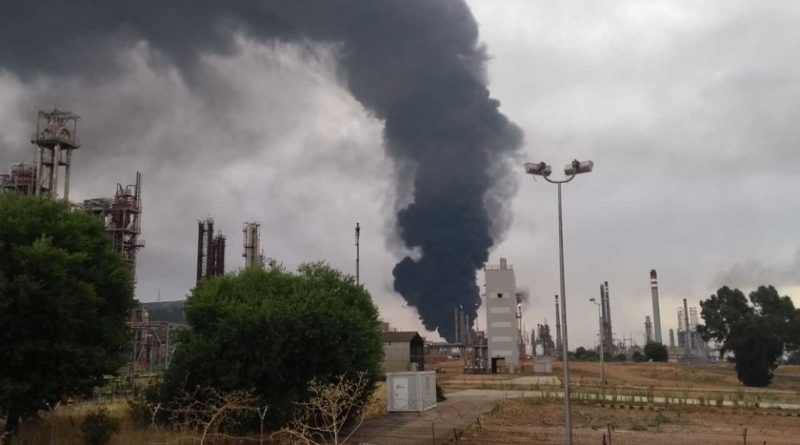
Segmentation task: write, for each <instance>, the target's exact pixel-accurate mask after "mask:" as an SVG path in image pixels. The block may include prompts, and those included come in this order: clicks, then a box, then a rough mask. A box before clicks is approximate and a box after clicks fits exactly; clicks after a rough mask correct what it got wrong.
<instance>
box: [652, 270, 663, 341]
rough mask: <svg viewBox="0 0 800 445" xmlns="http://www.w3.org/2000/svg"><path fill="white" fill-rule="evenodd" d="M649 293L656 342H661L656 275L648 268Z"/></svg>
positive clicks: (654, 271)
mask: <svg viewBox="0 0 800 445" xmlns="http://www.w3.org/2000/svg"><path fill="white" fill-rule="evenodd" d="M650 295H651V297H652V298H653V326H654V328H655V329H654V330H655V334H656V337H655V341H656V343H662V344H663V342H662V340H661V310H660V309H659V308H658V276H657V275H656V270H655V269H651V270H650Z"/></svg>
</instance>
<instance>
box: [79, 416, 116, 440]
mask: <svg viewBox="0 0 800 445" xmlns="http://www.w3.org/2000/svg"><path fill="white" fill-rule="evenodd" d="M120 425H122V421H121V420H120V419H117V418H114V417H111V415H110V414H108V410H107V409H105V408H97V409H96V410H94V411H91V412H89V414H88V415H87V416H86V419H84V421H83V423H82V424H81V433H82V434H83V443H85V444H86V445H106V444H107V443H108V442H109V440H110V439H111V436H113V435H114V434H116V433H117V432H118V431H119V427H120Z"/></svg>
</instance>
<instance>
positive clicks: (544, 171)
mask: <svg viewBox="0 0 800 445" xmlns="http://www.w3.org/2000/svg"><path fill="white" fill-rule="evenodd" d="M593 167H594V163H593V162H592V161H583V162H581V161H578V160H577V159H576V160H574V161H572V162H570V163H569V164H567V165H566V166H565V167H564V174H565V175H566V176H567V177H566V178H565V179H562V180H560V181H554V180H552V179H550V178H549V176H550V174H551V173H552V172H553V169H551V168H550V166H549V165H547V164H545V163H544V162H538V163H535V162H526V163H525V173H528V174H531V175H534V176H541V177H543V178H544V179H545V181H547V182H549V183H551V184H556V185H558V261H559V275H560V278H561V319H562V325H561V331H562V333H561V337H563V341H562V342H561V345H562V348H561V349H562V355H563V361H564V431H565V438H564V443H565V444H566V445H572V402H571V400H570V398H571V396H572V393H571V391H570V384H569V345H568V341H567V293H566V291H565V290H564V228H563V217H562V212H561V184H566V183H567V182H569V181H572V180H573V179H575V176H576V175H579V174H581V173H589V172H591V171H592V168H593Z"/></svg>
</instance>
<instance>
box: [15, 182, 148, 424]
mask: <svg viewBox="0 0 800 445" xmlns="http://www.w3.org/2000/svg"><path fill="white" fill-rule="evenodd" d="M133 303H134V301H133V283H132V280H131V275H130V273H129V271H128V269H127V268H126V266H125V264H124V263H123V261H122V259H121V258H120V257H119V256H118V255H117V254H116V253H115V252H114V251H113V250H112V248H111V241H110V239H109V237H108V235H107V234H106V233H105V231H104V229H103V225H102V223H100V222H99V221H97V220H96V219H95V218H94V217H92V216H90V215H87V214H84V213H81V212H75V211H72V210H71V209H70V206H69V204H68V203H64V202H55V201H51V200H47V199H43V198H34V197H24V196H18V195H14V194H4V195H0V411H2V413H3V414H5V415H6V418H7V421H6V426H5V429H6V432H14V431H15V430H16V428H17V425H18V420H19V418H20V417H21V416H25V417H27V416H30V415H33V414H35V413H36V412H37V411H38V410H40V409H44V408H45V406H46V404H47V403H49V404H51V405H52V404H54V403H55V401H57V400H58V399H59V398H60V397H62V396H64V395H83V394H88V393H90V392H91V390H92V388H93V387H95V386H97V385H99V384H100V383H101V382H102V381H103V377H104V376H107V375H112V374H114V373H116V371H117V370H118V369H119V368H120V367H121V366H122V365H123V363H124V357H123V354H122V351H123V350H124V348H125V347H126V346H127V345H128V340H129V338H130V332H129V330H128V328H127V327H126V325H125V321H126V319H127V315H128V314H129V313H130V309H131V307H132V306H133Z"/></svg>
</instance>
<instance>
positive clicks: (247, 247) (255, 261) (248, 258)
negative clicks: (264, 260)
mask: <svg viewBox="0 0 800 445" xmlns="http://www.w3.org/2000/svg"><path fill="white" fill-rule="evenodd" d="M260 227H261V224H259V223H257V222H248V223H244V229H242V232H243V233H244V253H243V254H242V256H243V257H244V268H245V269H249V268H251V267H262V264H261V236H260V234H259V231H260Z"/></svg>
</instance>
